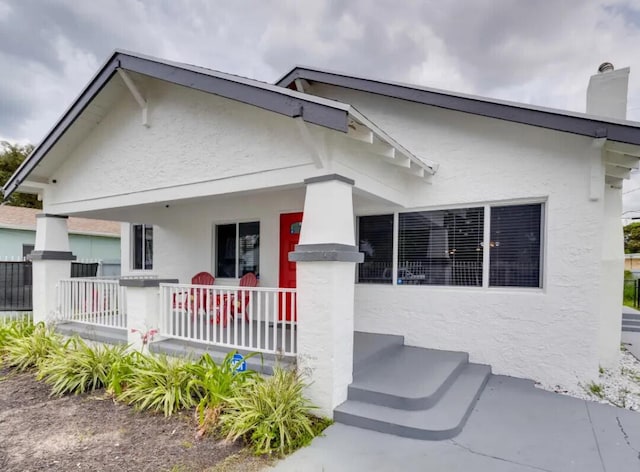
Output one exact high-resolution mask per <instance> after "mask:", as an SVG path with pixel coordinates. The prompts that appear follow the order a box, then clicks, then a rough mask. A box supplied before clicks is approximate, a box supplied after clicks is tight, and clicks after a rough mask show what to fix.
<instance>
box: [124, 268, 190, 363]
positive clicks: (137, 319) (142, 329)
mask: <svg viewBox="0 0 640 472" xmlns="http://www.w3.org/2000/svg"><path fill="white" fill-rule="evenodd" d="M119 283H120V286H121V287H126V288H125V290H126V300H127V343H129V345H130V346H131V348H132V349H135V350H136V351H141V350H143V348H146V347H148V346H146V347H145V346H143V343H142V336H143V335H144V334H146V333H148V332H149V331H150V330H152V329H157V330H160V310H161V309H162V307H161V306H160V284H177V283H178V279H141V278H126V277H124V278H121V279H120V282H119ZM133 329H135V330H136V331H135V332H133V331H132V330H133Z"/></svg>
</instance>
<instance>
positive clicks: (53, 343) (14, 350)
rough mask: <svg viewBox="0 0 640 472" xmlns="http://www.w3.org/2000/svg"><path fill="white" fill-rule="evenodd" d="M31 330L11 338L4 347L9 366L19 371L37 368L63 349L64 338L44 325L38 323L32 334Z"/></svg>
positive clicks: (26, 329) (27, 329)
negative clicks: (47, 358) (55, 352)
mask: <svg viewBox="0 0 640 472" xmlns="http://www.w3.org/2000/svg"><path fill="white" fill-rule="evenodd" d="M29 330H30V329H29V328H25V331H24V332H22V333H20V334H18V335H15V336H10V337H9V339H8V342H7V344H6V345H5V347H4V355H5V358H6V360H7V364H8V365H10V366H11V367H15V368H16V369H17V370H19V371H23V370H26V369H29V368H31V367H37V366H38V364H40V362H42V361H43V360H44V359H45V358H46V357H47V356H49V355H51V354H52V353H53V352H54V351H56V350H59V349H62V346H63V343H62V338H61V337H60V336H59V335H57V334H56V333H55V332H54V331H53V330H52V329H51V328H47V327H46V326H45V325H44V323H38V324H37V325H36V326H35V327H34V328H33V331H32V332H31V333H30V334H26V333H27V332H28V331H29Z"/></svg>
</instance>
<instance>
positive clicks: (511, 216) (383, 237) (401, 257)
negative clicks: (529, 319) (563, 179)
mask: <svg viewBox="0 0 640 472" xmlns="http://www.w3.org/2000/svg"><path fill="white" fill-rule="evenodd" d="M543 208H544V207H543V204H542V203H536V204H526V205H495V206H492V205H484V206H479V207H472V208H456V209H447V210H435V211H415V212H406V213H399V214H398V227H397V228H394V224H393V215H375V216H363V217H360V218H359V219H358V240H359V248H360V252H362V253H364V262H363V263H362V264H360V265H359V266H358V282H360V283H383V284H385V283H386V284H388V283H393V282H394V281H393V280H392V274H393V269H394V266H393V240H394V234H396V233H397V264H396V267H395V270H396V274H397V277H396V280H395V283H396V284H397V285H448V286H475V287H482V286H484V287H487V286H489V287H542V229H543V224H542V223H543V213H544V212H543ZM489 215H490V216H489ZM487 220H489V221H487ZM485 233H486V234H487V235H488V237H487V239H485ZM487 248H488V252H489V254H488V255H486V254H485V250H486V249H487ZM487 260H488V264H487V265H488V267H486V266H485V265H484V264H485V263H486V261H487Z"/></svg>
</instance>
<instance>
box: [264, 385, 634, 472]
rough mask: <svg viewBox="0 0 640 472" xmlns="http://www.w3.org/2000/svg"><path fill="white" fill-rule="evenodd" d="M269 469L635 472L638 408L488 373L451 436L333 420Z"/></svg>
mask: <svg viewBox="0 0 640 472" xmlns="http://www.w3.org/2000/svg"><path fill="white" fill-rule="evenodd" d="M273 470H276V471H278V472H293V471H301V472H302V471H304V472H315V471H318V472H320V471H324V472H341V471H350V472H351V471H396V470H402V471H425V472H431V471H433V472H440V471H446V472H457V471H460V472H462V471H464V472H468V471H474V472H482V471H490V472H507V471H509V472H525V471H526V472H531V471H545V472H570V471H576V472H578V471H579V472H592V471H593V472H627V471H628V472H632V471H633V472H638V471H640V413H637V412H632V411H629V410H622V409H618V408H614V407H610V406H607V405H600V404H597V403H593V402H586V401H583V400H578V399H575V398H571V397H567V396H563V395H559V394H555V393H551V392H546V391H543V390H539V389H537V388H535V387H534V386H533V383H532V382H530V381H527V380H521V379H514V378H511V377H502V376H493V377H492V378H491V379H490V380H489V383H488V384H487V387H486V389H485V391H484V392H483V394H482V396H481V398H480V400H479V401H478V403H477V404H476V407H475V408H474V410H473V412H472V414H471V416H470V418H469V421H468V422H467V424H466V426H465V428H464V429H463V431H462V433H461V434H460V435H459V436H457V437H455V438H454V439H450V440H445V441H419V440H414V439H406V438H400V437H396V436H391V435H386V434H382V433H377V432H373V431H368V430H364V429H358V428H354V427H350V426H345V425H342V424H335V425H333V426H331V427H330V428H328V429H327V430H326V433H325V436H324V437H321V438H317V439H315V440H314V442H313V443H312V444H311V446H309V447H306V448H303V449H301V450H300V451H298V452H296V453H295V454H293V455H292V456H290V457H288V458H287V459H285V460H283V461H281V462H279V463H277V464H276V465H275V467H274V469H273Z"/></svg>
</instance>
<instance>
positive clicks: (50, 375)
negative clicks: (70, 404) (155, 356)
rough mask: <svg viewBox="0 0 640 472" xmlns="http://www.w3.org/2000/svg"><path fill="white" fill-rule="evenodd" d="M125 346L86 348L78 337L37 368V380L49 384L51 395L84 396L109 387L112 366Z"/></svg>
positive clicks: (87, 346) (121, 355)
mask: <svg viewBox="0 0 640 472" xmlns="http://www.w3.org/2000/svg"><path fill="white" fill-rule="evenodd" d="M126 349H127V346H122V345H120V346H107V345H104V344H98V345H96V346H89V345H88V344H87V343H86V342H84V341H83V340H82V339H80V338H79V337H77V336H74V337H72V338H70V339H69V340H68V341H67V342H66V343H65V344H64V347H63V349H61V350H57V351H54V352H53V353H52V354H51V355H49V356H48V357H47V358H45V359H44V360H43V361H42V362H41V363H40V365H39V368H38V370H39V374H38V379H39V380H44V381H45V383H47V384H48V385H51V394H52V395H63V394H65V393H75V394H80V393H85V392H88V391H94V390H96V389H99V388H103V387H106V386H108V385H109V384H110V379H111V371H112V366H114V365H118V364H117V363H118V362H120V360H121V359H122V357H123V356H124V355H125V351H126Z"/></svg>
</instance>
